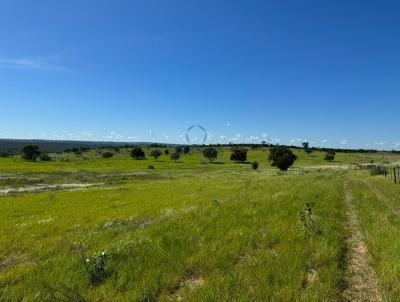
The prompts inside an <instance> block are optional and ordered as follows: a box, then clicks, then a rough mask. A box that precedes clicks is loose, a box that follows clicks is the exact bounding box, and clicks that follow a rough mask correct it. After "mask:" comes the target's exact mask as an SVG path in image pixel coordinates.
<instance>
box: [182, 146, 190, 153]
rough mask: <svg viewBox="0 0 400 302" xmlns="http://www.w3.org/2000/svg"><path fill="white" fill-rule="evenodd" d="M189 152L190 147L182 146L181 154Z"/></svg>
mask: <svg viewBox="0 0 400 302" xmlns="http://www.w3.org/2000/svg"><path fill="white" fill-rule="evenodd" d="M189 152H190V148H189V147H188V146H185V147H184V148H183V154H188V153H189Z"/></svg>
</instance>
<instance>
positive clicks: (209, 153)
mask: <svg viewBox="0 0 400 302" xmlns="http://www.w3.org/2000/svg"><path fill="white" fill-rule="evenodd" d="M203 156H204V157H205V158H207V159H208V160H209V161H210V162H212V161H213V159H214V158H217V157H218V151H217V149H215V148H213V147H208V148H205V149H204V150H203Z"/></svg>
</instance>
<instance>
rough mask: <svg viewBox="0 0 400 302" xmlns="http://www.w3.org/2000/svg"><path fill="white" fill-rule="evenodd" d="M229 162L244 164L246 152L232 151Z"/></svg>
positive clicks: (243, 150) (240, 150) (241, 150)
mask: <svg viewBox="0 0 400 302" xmlns="http://www.w3.org/2000/svg"><path fill="white" fill-rule="evenodd" d="M231 160H233V161H235V162H245V161H246V160H247V150H246V149H234V150H232V154H231Z"/></svg>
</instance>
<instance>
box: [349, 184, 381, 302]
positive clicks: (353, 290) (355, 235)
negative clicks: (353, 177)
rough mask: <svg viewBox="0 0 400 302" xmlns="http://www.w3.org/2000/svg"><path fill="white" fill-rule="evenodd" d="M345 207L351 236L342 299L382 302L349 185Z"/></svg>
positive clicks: (359, 301)
mask: <svg viewBox="0 0 400 302" xmlns="http://www.w3.org/2000/svg"><path fill="white" fill-rule="evenodd" d="M345 205H346V210H347V219H348V229H349V232H350V235H349V237H348V238H347V240H346V244H347V247H348V250H347V254H346V257H345V275H344V277H345V283H346V285H347V286H346V288H345V290H344V291H343V292H342V297H343V299H344V301H356V302H361V301H363V302H367V301H371V302H372V301H374V302H379V301H382V298H381V296H380V294H379V289H378V283H377V279H376V276H375V271H374V269H373V268H372V266H371V265H370V256H369V253H368V247H367V245H366V244H365V242H364V238H363V234H362V232H361V228H360V222H359V219H358V216H357V212H356V209H355V206H354V200H353V196H352V194H351V192H350V191H349V186H348V185H347V184H345Z"/></svg>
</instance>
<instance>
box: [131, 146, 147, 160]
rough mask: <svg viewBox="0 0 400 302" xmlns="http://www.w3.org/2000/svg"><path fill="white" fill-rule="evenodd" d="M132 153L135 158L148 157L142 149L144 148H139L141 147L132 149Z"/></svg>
mask: <svg viewBox="0 0 400 302" xmlns="http://www.w3.org/2000/svg"><path fill="white" fill-rule="evenodd" d="M130 155H131V157H132V158H134V159H145V158H146V156H145V154H144V151H143V150H142V148H139V147H135V148H133V149H132V150H131V153H130Z"/></svg>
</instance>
